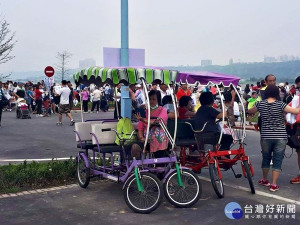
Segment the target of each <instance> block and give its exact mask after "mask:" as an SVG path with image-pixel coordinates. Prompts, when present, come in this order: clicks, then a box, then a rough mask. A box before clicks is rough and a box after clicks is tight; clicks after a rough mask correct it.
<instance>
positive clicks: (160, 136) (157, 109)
mask: <svg viewBox="0 0 300 225" xmlns="http://www.w3.org/2000/svg"><path fill="white" fill-rule="evenodd" d="M149 100H150V117H157V118H161V119H162V120H163V121H164V123H165V124H167V120H168V113H167V109H165V108H164V107H162V106H158V100H157V91H156V90H151V91H150V92H149ZM136 118H137V119H138V120H139V123H138V127H137V128H138V139H139V141H140V142H138V143H137V144H138V145H139V147H140V149H143V147H144V142H145V137H146V133H147V124H148V119H150V118H149V116H148V110H146V118H143V117H141V115H140V113H136ZM147 118H148V119H147ZM154 123H155V120H154V119H151V125H154ZM167 148H168V138H167V135H166V133H165V132H164V130H163V129H162V128H161V127H158V126H154V127H152V128H151V129H150V131H149V139H148V145H147V150H150V152H151V153H153V154H154V157H155V158H162V157H165V156H166V155H167V151H166V149H167ZM137 149H138V146H136V144H134V145H133V147H132V156H133V157H136V158H139V152H138V151H140V150H137ZM136 152H138V153H136Z"/></svg>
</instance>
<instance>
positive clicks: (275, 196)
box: [198, 176, 300, 205]
mask: <svg viewBox="0 0 300 225" xmlns="http://www.w3.org/2000/svg"><path fill="white" fill-rule="evenodd" d="M198 177H199V178H200V179H201V180H204V181H208V182H211V180H210V178H207V177H202V176H198ZM223 184H224V186H227V187H231V188H235V189H239V190H243V191H249V192H250V191H251V190H250V188H246V187H242V186H236V185H229V184H225V183H223ZM255 194H256V195H260V196H264V197H267V198H274V199H276V200H280V201H285V202H289V203H293V204H296V205H300V201H297V200H294V199H289V198H285V197H281V196H279V195H273V194H270V193H266V192H263V191H257V190H255Z"/></svg>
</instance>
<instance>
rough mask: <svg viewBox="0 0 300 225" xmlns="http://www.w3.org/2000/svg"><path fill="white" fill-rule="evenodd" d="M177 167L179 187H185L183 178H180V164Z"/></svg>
mask: <svg viewBox="0 0 300 225" xmlns="http://www.w3.org/2000/svg"><path fill="white" fill-rule="evenodd" d="M175 166H176V171H177V182H178V185H179V186H180V187H183V184H182V180H181V176H180V169H179V163H176V164H175Z"/></svg>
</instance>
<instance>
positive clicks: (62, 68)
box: [55, 51, 72, 80]
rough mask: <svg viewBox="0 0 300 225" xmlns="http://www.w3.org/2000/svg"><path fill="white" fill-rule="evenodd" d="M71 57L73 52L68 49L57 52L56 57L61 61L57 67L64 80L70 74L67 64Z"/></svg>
mask: <svg viewBox="0 0 300 225" xmlns="http://www.w3.org/2000/svg"><path fill="white" fill-rule="evenodd" d="M71 57H72V54H71V53H70V52H68V51H63V52H57V55H56V58H57V59H58V60H59V63H58V64H57V65H56V66H55V67H56V69H57V70H58V71H59V72H60V74H61V80H64V79H65V76H66V75H67V74H68V68H67V67H66V66H67V64H68V62H69V59H70V58H71Z"/></svg>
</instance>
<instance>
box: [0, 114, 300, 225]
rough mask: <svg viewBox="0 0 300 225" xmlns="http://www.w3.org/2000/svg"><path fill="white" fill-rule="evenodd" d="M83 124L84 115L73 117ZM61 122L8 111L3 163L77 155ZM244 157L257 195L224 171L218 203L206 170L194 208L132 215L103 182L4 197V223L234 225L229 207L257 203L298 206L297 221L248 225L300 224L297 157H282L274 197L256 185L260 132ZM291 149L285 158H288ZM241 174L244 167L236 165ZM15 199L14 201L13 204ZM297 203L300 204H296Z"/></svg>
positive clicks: (0, 208)
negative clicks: (250, 166)
mask: <svg viewBox="0 0 300 225" xmlns="http://www.w3.org/2000/svg"><path fill="white" fill-rule="evenodd" d="M72 114H73V116H74V118H75V120H76V121H81V118H80V113H79V112H78V113H72ZM112 116H113V114H112V112H106V113H104V112H100V113H99V114H96V113H93V114H91V113H90V114H84V118H85V119H91V118H93V119H95V118H112ZM56 121H57V117H56V116H52V117H35V115H32V119H23V120H22V119H16V117H15V112H4V113H3V118H2V127H1V128H0V140H1V145H0V164H7V163H8V162H7V161H5V160H16V159H45V158H63V157H70V156H75V155H76V153H77V151H78V150H77V149H76V145H75V135H74V133H73V129H74V127H71V126H69V120H68V118H66V117H63V126H62V127H57V126H56ZM246 144H247V145H246V154H247V155H249V156H250V159H251V161H252V164H253V166H254V170H255V176H254V182H255V187H256V190H257V194H256V195H252V194H251V193H250V192H249V190H247V188H248V183H247V180H246V179H245V178H240V179H236V178H234V176H233V174H232V172H231V171H226V172H223V173H222V174H223V177H224V178H223V180H224V182H225V184H226V186H225V198H224V199H218V198H217V197H216V196H215V194H214V192H213V189H212V187H211V184H210V182H208V181H206V180H205V179H207V178H208V177H209V176H208V171H207V170H205V169H203V170H202V173H201V174H200V176H201V177H202V179H204V180H202V184H203V195H202V198H201V200H200V201H199V203H197V204H196V205H195V206H194V207H192V208H190V209H178V208H174V207H172V206H171V205H170V204H169V203H167V202H166V200H164V202H163V203H162V205H161V206H160V207H159V208H158V209H157V210H156V211H155V212H153V213H151V214H150V215H139V214H135V213H132V212H131V211H130V210H129V209H128V208H127V206H126V204H125V202H124V199H123V194H122V190H121V185H120V184H116V183H111V182H105V181H100V182H99V183H96V184H92V185H90V186H89V187H88V188H87V189H86V190H85V189H81V188H79V187H77V186H76V187H71V188H67V189H63V190H59V191H49V192H44V193H41V194H30V195H24V196H17V197H9V198H0V224H29V223H30V224H111V223H114V224H182V223H185V224H218V225H219V224H234V223H238V221H235V220H230V219H228V218H227V217H226V216H225V214H224V207H225V205H226V204H227V203H229V202H238V203H239V204H240V205H241V206H242V207H244V206H245V205H251V204H252V205H253V206H254V205H257V204H264V205H266V204H271V203H273V204H291V203H296V207H297V212H296V219H278V220H276V219H248V220H247V219H244V220H243V223H244V222H245V223H246V224H256V223H261V224H299V222H300V221H299V219H300V216H299V209H300V185H291V184H289V180H290V178H291V177H293V176H295V175H296V174H297V172H298V169H297V159H296V154H295V153H294V154H293V155H292V156H291V157H290V158H284V161H283V171H282V173H281V175H280V177H279V180H278V184H279V186H280V190H279V191H278V192H276V193H270V192H269V190H268V189H267V188H264V187H261V186H258V185H257V181H258V180H259V179H260V178H261V171H260V164H261V153H260V145H259V133H258V132H255V131H247V138H246ZM291 151H292V150H291V149H290V148H287V150H286V155H287V156H290V154H291ZM234 168H235V170H236V172H237V173H241V169H240V168H241V166H240V165H239V164H238V165H236V166H234ZM12 200H13V201H12ZM297 204H298V205H297Z"/></svg>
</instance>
